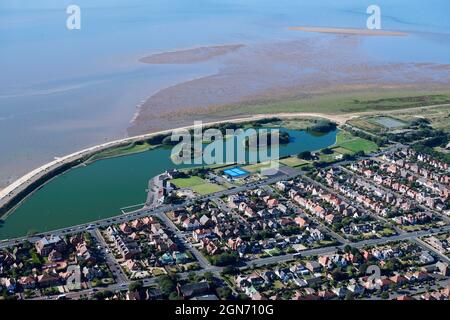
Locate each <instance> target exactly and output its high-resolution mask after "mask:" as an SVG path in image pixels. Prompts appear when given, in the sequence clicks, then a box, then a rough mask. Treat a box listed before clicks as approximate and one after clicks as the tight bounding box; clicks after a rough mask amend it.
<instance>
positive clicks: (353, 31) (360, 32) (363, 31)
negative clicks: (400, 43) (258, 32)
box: [288, 27, 408, 37]
mask: <svg viewBox="0 0 450 320" xmlns="http://www.w3.org/2000/svg"><path fill="white" fill-rule="evenodd" d="M288 29H289V30H296V31H304V32H317V33H332V34H351V35H361V36H391V37H404V36H406V35H408V33H406V32H400V31H388V30H369V29H352V28H325V27H289V28H288Z"/></svg>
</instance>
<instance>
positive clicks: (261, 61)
mask: <svg viewBox="0 0 450 320" xmlns="http://www.w3.org/2000/svg"><path fill="white" fill-rule="evenodd" d="M360 44H361V39H360V37H358V36H348V35H345V36H343V35H340V36H333V35H329V36H324V37H320V38H314V39H302V40H298V41H285V42H279V43H270V44H259V45H247V46H245V47H242V48H240V49H239V50H238V51H237V52H232V53H229V54H228V55H227V56H226V57H225V58H224V59H223V60H224V61H223V62H222V67H221V68H220V70H219V72H218V73H216V74H213V75H210V76H206V77H202V78H198V79H194V80H190V81H186V82H183V83H180V84H177V85H174V86H171V87H168V88H165V89H163V90H161V91H159V92H157V93H156V94H154V95H153V96H151V97H150V98H149V99H148V100H147V101H146V102H145V103H144V105H143V106H142V107H141V108H139V111H138V114H137V115H136V117H135V118H134V119H133V121H132V123H131V125H130V127H129V128H128V133H129V134H130V135H138V134H142V133H145V132H154V131H158V130H163V129H168V128H174V127H179V126H185V125H189V124H192V121H193V120H194V119H196V120H203V121H214V120H220V119H225V118H226V117H221V116H220V115H219V114H220V113H219V112H218V111H223V110H224V109H226V108H228V107H231V108H232V107H233V106H234V105H239V108H240V110H239V113H234V114H233V115H231V116H229V117H233V116H234V117H236V115H242V116H244V115H251V114H253V113H252V110H251V109H249V110H248V111H246V106H250V105H252V104H257V103H267V102H274V101H282V100H284V99H295V100H302V99H304V100H307V99H312V98H314V97H317V96H321V95H327V94H328V95H333V94H339V93H343V92H351V93H353V92H361V91H363V90H367V91H370V90H379V91H380V90H393V89H395V90H403V89H409V90H416V89H417V90H419V89H422V90H425V89H433V88H438V87H439V88H442V87H447V88H448V86H449V84H450V70H449V65H440V64H435V63H414V62H411V63H388V62H383V61H378V60H376V59H374V58H372V57H369V56H367V55H366V54H365V52H364V51H363V50H361V46H360ZM278 111H279V112H283V111H284V110H282V109H281V110H278ZM301 111H307V110H302V109H301V106H299V109H298V110H294V112H301Z"/></svg>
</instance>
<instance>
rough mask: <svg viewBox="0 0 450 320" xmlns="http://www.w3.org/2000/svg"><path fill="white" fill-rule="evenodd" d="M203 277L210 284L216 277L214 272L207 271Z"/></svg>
mask: <svg viewBox="0 0 450 320" xmlns="http://www.w3.org/2000/svg"><path fill="white" fill-rule="evenodd" d="M203 277H204V278H205V280H206V281H208V282H212V281H213V280H214V275H213V273H212V272H210V271H207V272H205V273H204V274H203Z"/></svg>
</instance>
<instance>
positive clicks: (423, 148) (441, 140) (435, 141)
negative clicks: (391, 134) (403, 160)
mask: <svg viewBox="0 0 450 320" xmlns="http://www.w3.org/2000/svg"><path fill="white" fill-rule="evenodd" d="M449 138H450V134H444V135H441V136H437V137H433V138H430V139H427V140H425V141H422V142H417V143H415V144H413V145H412V146H411V148H412V149H414V150H415V151H416V152H419V153H423V154H427V155H429V156H431V157H433V158H435V159H437V160H439V161H442V162H445V163H447V164H450V154H448V153H443V152H439V151H436V150H434V149H433V148H435V147H445V146H446V145H447V143H448V142H449Z"/></svg>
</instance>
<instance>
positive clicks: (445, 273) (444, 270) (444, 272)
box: [436, 261, 450, 276]
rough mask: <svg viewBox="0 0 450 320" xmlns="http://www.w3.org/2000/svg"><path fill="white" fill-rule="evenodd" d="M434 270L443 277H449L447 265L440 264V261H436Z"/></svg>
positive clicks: (444, 263)
mask: <svg viewBox="0 0 450 320" xmlns="http://www.w3.org/2000/svg"><path fill="white" fill-rule="evenodd" d="M436 268H437V269H438V270H439V273H440V274H442V275H443V276H448V275H450V270H449V268H448V263H446V262H442V261H438V262H437V263H436Z"/></svg>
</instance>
